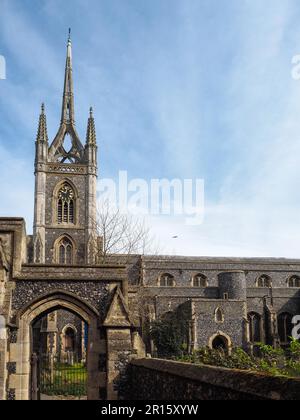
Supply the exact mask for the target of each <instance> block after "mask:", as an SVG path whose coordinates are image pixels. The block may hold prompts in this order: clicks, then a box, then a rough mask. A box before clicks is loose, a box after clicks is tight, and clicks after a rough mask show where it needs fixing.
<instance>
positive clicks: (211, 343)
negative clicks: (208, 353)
mask: <svg viewBox="0 0 300 420" xmlns="http://www.w3.org/2000/svg"><path fill="white" fill-rule="evenodd" d="M217 337H222V338H225V340H226V341H227V344H228V353H229V354H231V352H232V341H231V338H230V337H229V335H228V334H226V333H224V332H222V331H218V332H217V333H216V334H214V335H212V336H211V337H210V339H209V340H208V347H209V348H210V349H212V348H213V342H214V340H215V338H217Z"/></svg>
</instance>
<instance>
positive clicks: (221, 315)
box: [215, 308, 224, 324]
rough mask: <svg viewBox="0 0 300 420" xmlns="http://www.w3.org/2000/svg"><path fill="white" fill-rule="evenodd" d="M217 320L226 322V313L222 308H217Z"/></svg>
mask: <svg viewBox="0 0 300 420" xmlns="http://www.w3.org/2000/svg"><path fill="white" fill-rule="evenodd" d="M215 322H217V323H218V324H223V322H224V313H223V311H222V309H221V308H217V309H216V310H215Z"/></svg>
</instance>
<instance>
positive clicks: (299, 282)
mask: <svg viewBox="0 0 300 420" xmlns="http://www.w3.org/2000/svg"><path fill="white" fill-rule="evenodd" d="M288 287H297V288H300V277H299V276H293V277H291V278H290V279H289V280H288Z"/></svg>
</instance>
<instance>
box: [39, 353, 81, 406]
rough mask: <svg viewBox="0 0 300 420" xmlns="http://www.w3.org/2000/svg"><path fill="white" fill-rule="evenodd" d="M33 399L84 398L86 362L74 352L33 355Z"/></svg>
mask: <svg viewBox="0 0 300 420" xmlns="http://www.w3.org/2000/svg"><path fill="white" fill-rule="evenodd" d="M31 364H32V399H33V400H34V399H83V398H84V397H85V396H86V395H87V369H86V364H85V362H84V361H83V360H81V359H80V358H79V357H78V355H77V354H76V353H74V352H68V353H66V354H64V355H61V354H59V355H58V354H52V353H51V354H40V355H36V354H33V355H32V361H31Z"/></svg>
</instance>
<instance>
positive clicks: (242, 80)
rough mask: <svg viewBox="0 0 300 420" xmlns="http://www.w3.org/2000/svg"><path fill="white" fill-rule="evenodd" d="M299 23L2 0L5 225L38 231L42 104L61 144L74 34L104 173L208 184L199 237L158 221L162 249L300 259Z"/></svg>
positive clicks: (257, 14) (181, 9)
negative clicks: (10, 219)
mask: <svg viewBox="0 0 300 420" xmlns="http://www.w3.org/2000/svg"><path fill="white" fill-rule="evenodd" d="M299 19H300V4H299V1H298V0H249V1H248V0H151V1H150V0H85V1H84V0H64V1H61V0H0V55H3V56H4V57H5V59H6V63H7V79H6V80H0V185H1V191H2V197H3V198H2V199H1V202H0V215H3V216H24V217H25V218H26V221H27V229H28V232H31V226H32V213H33V187H34V177H33V160H34V141H35V135H36V129H37V121H38V114H39V107H40V103H41V102H43V101H44V102H45V104H46V111H47V118H48V133H49V137H50V139H51V140H52V139H53V137H54V135H55V134H56V131H57V128H58V123H59V118H60V106H61V94H62V87H63V72H64V62H65V46H66V37H67V30H68V27H69V26H70V27H72V40H73V57H74V63H73V64H74V82H75V101H76V102H75V107H76V123H77V128H78V131H79V133H80V135H81V138H82V139H84V137H85V130H86V122H87V118H88V109H89V106H90V105H93V106H94V109H95V119H96V125H97V136H98V143H99V159H100V176H102V177H105V178H107V177H112V178H117V176H118V171H119V170H127V171H128V173H129V177H131V178H135V177H142V178H145V179H147V180H148V179H150V178H162V177H167V178H170V179H172V178H189V177H197V178H204V180H205V186H206V191H205V199H206V203H205V204H206V207H205V219H204V223H203V224H202V225H201V226H198V227H191V226H186V225H185V224H184V222H183V220H182V219H181V218H174V217H160V218H157V217H156V218H154V217H152V218H149V220H148V222H149V224H151V226H152V228H153V232H154V233H155V235H156V236H157V238H158V239H159V241H160V243H161V246H162V250H163V251H164V252H166V253H176V254H190V255H215V256H220V255H221V256H283V257H299V255H300V246H299V245H298V243H299V238H300V223H299V209H300V189H299V185H300V169H299V166H300V165H299V164H300V81H295V80H294V79H293V78H292V77H291V70H292V64H291V60H292V57H293V56H294V55H296V54H300V26H299ZM174 235H177V236H178V239H176V240H174V239H173V240H172V239H171V238H172V236H174Z"/></svg>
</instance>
